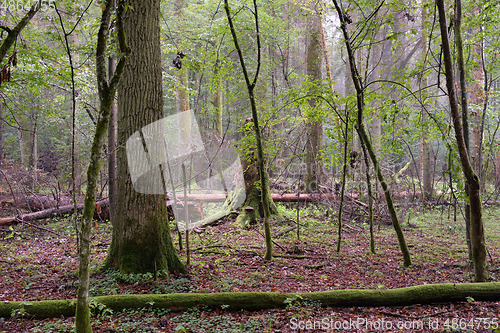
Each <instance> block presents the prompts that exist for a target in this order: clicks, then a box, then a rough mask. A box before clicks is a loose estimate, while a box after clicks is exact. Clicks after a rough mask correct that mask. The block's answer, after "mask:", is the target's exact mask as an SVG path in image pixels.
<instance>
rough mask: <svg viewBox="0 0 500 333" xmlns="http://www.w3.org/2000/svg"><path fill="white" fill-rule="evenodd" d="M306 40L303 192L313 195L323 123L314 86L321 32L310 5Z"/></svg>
mask: <svg viewBox="0 0 500 333" xmlns="http://www.w3.org/2000/svg"><path fill="white" fill-rule="evenodd" d="M307 27H308V40H309V43H308V45H307V58H306V64H307V76H308V80H310V81H311V83H312V84H313V87H312V88H311V89H310V90H311V91H310V94H311V95H312V97H311V98H310V99H309V106H310V108H311V110H310V112H309V117H308V118H309V119H308V120H307V121H308V122H307V125H306V126H307V134H308V138H307V142H306V165H307V170H306V175H305V192H306V193H313V192H317V191H318V185H319V182H320V179H321V169H322V167H321V162H320V156H319V154H320V151H321V146H322V142H323V122H322V121H321V120H320V119H321V116H320V115H318V114H317V112H316V110H315V109H316V107H317V106H318V103H317V100H316V98H315V97H314V95H315V94H316V92H315V90H316V89H315V87H314V85H319V84H321V79H322V75H321V60H322V54H321V53H322V47H321V46H322V30H321V14H320V13H318V12H317V9H316V6H315V5H314V3H312V5H311V8H310V12H309V13H308V16H307Z"/></svg>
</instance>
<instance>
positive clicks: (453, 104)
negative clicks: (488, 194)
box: [436, 0, 487, 282]
mask: <svg viewBox="0 0 500 333" xmlns="http://www.w3.org/2000/svg"><path fill="white" fill-rule="evenodd" d="M436 5H437V7H438V11H439V25H440V28H441V39H442V44H443V58H444V64H445V70H446V87H447V90H448V99H449V102H450V109H451V116H452V120H453V127H454V130H455V137H456V140H457V146H458V153H459V155H460V163H461V166H462V171H463V173H464V175H465V178H466V180H467V183H468V185H469V191H468V192H469V193H468V194H469V202H470V235H471V237H470V238H471V248H472V260H473V262H474V270H475V280H476V281H478V282H479V281H486V279H487V271H486V246H485V242H484V229H483V221H482V208H481V194H480V182H479V177H478V176H477V175H476V174H475V173H474V170H473V168H472V165H471V161H470V157H469V152H468V150H467V146H466V141H465V139H464V132H463V128H462V122H461V121H460V113H459V107H458V102H457V96H456V92H455V86H454V82H455V75H454V74H453V60H452V56H451V47H450V40H449V37H448V30H447V29H448V28H447V19H446V10H445V8H444V1H443V0H436ZM455 5H456V6H457V7H458V8H459V9H460V11H461V5H462V4H461V2H460V0H456V2H455ZM458 38H461V36H458ZM463 124H464V125H465V124H466V120H465V119H463Z"/></svg>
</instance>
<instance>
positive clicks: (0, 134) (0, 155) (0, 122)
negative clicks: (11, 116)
mask: <svg viewBox="0 0 500 333" xmlns="http://www.w3.org/2000/svg"><path fill="white" fill-rule="evenodd" d="M2 162H3V104H0V168H1V167H2Z"/></svg>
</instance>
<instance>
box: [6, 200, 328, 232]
mask: <svg viewBox="0 0 500 333" xmlns="http://www.w3.org/2000/svg"><path fill="white" fill-rule="evenodd" d="M226 197H227V196H226V195H225V194H223V193H221V194H219V193H215V194H188V195H187V200H189V201H188V204H189V205H192V206H196V203H195V202H197V201H202V202H224V201H225V200H226ZM271 197H272V199H273V200H274V201H276V202H313V201H318V200H321V199H333V198H335V194H331V193H327V194H322V193H307V194H300V195H298V194H294V193H287V194H275V193H273V194H271ZM176 198H177V200H178V202H179V204H184V196H183V195H177V196H176ZM171 204H172V201H171V200H169V201H168V204H167V205H168V206H169V205H171ZM108 205H109V200H108V199H103V200H100V201H98V202H97V204H96V208H97V209H96V211H97V213H96V215H95V216H94V219H96V220H101V219H106V216H108V215H106V210H107V207H108ZM82 209H83V204H78V205H77V210H78V212H80V211H81V210H82ZM73 210H74V207H73V204H71V205H64V206H60V207H53V208H49V209H44V210H40V211H37V212H33V213H26V214H20V215H17V216H9V217H2V218H0V226H4V225H11V224H15V223H20V222H22V221H34V220H41V219H47V218H51V217H56V216H63V215H67V214H71V213H72V212H73ZM101 211H103V212H102V213H100V212H101ZM231 211H232V209H229V210H227V209H226V210H225V211H224V212H219V215H220V216H219V217H218V218H219V219H220V218H223V217H224V216H226V215H228V214H230V213H231ZM210 221H214V217H213V216H211V217H210ZM204 224H206V223H204ZM201 225H203V223H202V224H201Z"/></svg>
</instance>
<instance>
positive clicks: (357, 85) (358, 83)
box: [332, 0, 411, 266]
mask: <svg viewBox="0 0 500 333" xmlns="http://www.w3.org/2000/svg"><path fill="white" fill-rule="evenodd" d="M332 1H333V4H334V5H335V9H336V11H337V14H338V16H339V19H340V28H341V29H342V34H343V37H344V43H345V46H346V49H347V56H348V59H349V68H350V72H351V78H352V81H353V83H354V89H355V90H356V103H357V121H356V131H357V133H358V136H359V138H360V140H361V142H362V143H363V144H364V145H365V148H366V150H367V151H368V155H369V156H370V159H371V160H372V163H373V168H374V170H375V173H376V175H377V178H378V180H379V182H380V185H381V186H382V189H383V190H384V194H385V200H386V202H387V208H388V209H389V214H390V216H391V221H392V225H393V227H394V230H395V231H396V235H397V237H398V241H399V247H400V249H401V253H402V254H403V264H404V265H405V266H410V265H411V257H410V252H409V250H408V246H407V245H406V240H405V237H404V234H403V230H402V229H401V225H400V224H399V220H398V217H397V214H396V210H395V208H394V203H393V201H392V196H391V192H390V190H389V187H388V186H387V183H386V181H385V178H384V175H383V174H382V170H381V168H380V164H379V162H378V159H377V156H376V155H375V151H374V149H373V146H372V144H371V141H370V138H369V137H368V134H367V132H366V130H365V125H364V123H363V118H364V116H363V112H364V109H365V96H364V93H365V86H364V83H363V81H362V79H361V75H360V73H359V71H358V68H357V65H356V58H355V55H354V51H353V48H352V42H351V38H350V36H349V32H348V28H347V25H348V24H349V22H348V21H349V20H350V19H348V16H347V14H346V13H345V12H344V10H343V9H342V8H341V7H340V6H339V3H338V1H337V0H332ZM382 4H383V3H382ZM380 7H381V5H380V6H379V7H378V8H377V9H376V10H378V9H380Z"/></svg>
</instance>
